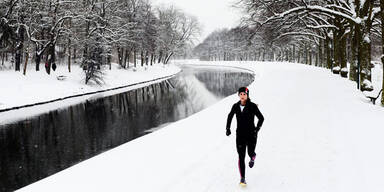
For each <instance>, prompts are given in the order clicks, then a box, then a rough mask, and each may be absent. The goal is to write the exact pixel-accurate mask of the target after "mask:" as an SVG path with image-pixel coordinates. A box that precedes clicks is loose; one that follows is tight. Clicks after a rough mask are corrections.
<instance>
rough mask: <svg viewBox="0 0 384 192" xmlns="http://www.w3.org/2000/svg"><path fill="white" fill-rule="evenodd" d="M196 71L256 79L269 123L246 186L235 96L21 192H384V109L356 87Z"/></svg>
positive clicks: (331, 80)
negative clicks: (238, 147)
mask: <svg viewBox="0 0 384 192" xmlns="http://www.w3.org/2000/svg"><path fill="white" fill-rule="evenodd" d="M191 63H194V64H213V65H226V66H240V67H244V68H247V69H250V70H253V71H254V72H255V73H256V79H255V82H254V83H252V84H251V85H250V86H249V89H250V97H251V99H252V100H253V101H254V102H255V103H257V104H258V105H259V108H260V110H261V112H262V113H263V115H264V117H265V123H264V125H263V127H262V129H261V131H260V133H259V141H258V145H257V148H256V153H257V158H256V162H255V167H254V168H253V169H249V168H248V167H247V169H246V179H247V182H248V186H247V187H246V188H240V187H239V185H238V183H239V178H240V176H239V172H238V169H237V160H238V159H237V153H236V149H235V136H234V135H233V134H232V135H231V136H230V137H226V136H225V124H226V118H227V114H228V112H229V111H230V108H231V106H232V104H233V103H235V102H236V101H238V97H237V95H236V94H234V95H232V96H229V97H227V98H225V99H223V100H222V101H220V102H218V103H217V104H215V105H213V106H212V107H209V108H207V109H205V110H203V111H201V112H200V113H197V114H195V115H192V116H190V117H188V118H186V119H184V120H181V121H178V122H176V123H173V124H171V125H169V126H167V127H165V128H163V129H161V130H159V131H156V132H154V133H152V134H149V135H146V136H143V137H141V138H138V139H136V140H133V141H131V142H129V143H127V144H124V145H122V146H120V147H117V148H115V149H113V150H110V151H107V152H105V153H103V154H101V155H98V156H96V157H94V158H91V159H89V160H86V161H84V162H82V163H80V164H77V165H75V166H73V167H71V168H69V169H66V170H64V171H62V172H59V173H57V174H55V175H53V176H51V177H48V178H46V179H43V180H41V181H39V182H37V183H34V184H32V185H29V186H27V187H25V188H23V189H21V190H20V191H38V192H41V191H148V192H150V191H178V192H179V191H193V192H195V191H218V192H222V191H231V192H232V191H262V192H269V191H270V192H276V191H283V192H289V191H292V192H298V191H302V192H308V191H311V192H317V191H319V192H320V191H327V192H329V191H332V192H333V191H334V192H340V191H348V192H352V191H356V192H360V191H370V192H376V191H377V192H379V191H380V192H381V191H384V183H383V182H382V178H384V164H383V162H384V154H383V153H381V152H380V151H381V150H382V146H384V140H383V139H382V137H383V135H384V130H383V129H382V126H379V125H380V124H382V123H383V122H382V118H383V116H384V108H383V107H381V106H379V105H376V106H375V105H372V104H370V103H369V100H367V99H366V98H365V96H364V95H363V94H362V93H361V92H359V91H358V90H356V88H355V87H356V85H355V83H353V82H351V81H349V80H347V79H343V78H341V77H340V76H338V75H333V74H332V73H331V72H330V71H328V70H326V69H322V68H316V67H312V66H307V65H301V64H285V63H284V64H283V63H257V62H249V63H248V62H242V63H240V62H217V63H215V62H210V63H207V62H197V61H194V62H191ZM234 91H235V90H234ZM235 124H236V119H235V118H234V120H233V122H232V133H234V132H235V131H234V130H235ZM248 160H249V158H248V157H247V159H246V161H248Z"/></svg>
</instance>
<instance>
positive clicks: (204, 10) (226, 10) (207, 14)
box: [152, 0, 240, 41]
mask: <svg viewBox="0 0 384 192" xmlns="http://www.w3.org/2000/svg"><path fill="white" fill-rule="evenodd" d="M152 2H153V3H154V4H155V5H160V4H165V5H175V6H176V7H178V8H180V9H182V10H184V11H185V12H186V13H188V14H191V15H194V16H196V17H197V18H198V20H199V22H200V23H201V24H202V27H203V31H202V34H201V38H200V39H199V40H200V41H203V40H204V38H205V37H207V36H208V35H209V34H210V33H211V32H213V31H215V30H216V29H221V28H230V27H234V26H236V25H237V24H238V23H239V22H240V14H239V10H236V9H235V8H233V7H231V5H232V4H233V2H236V0H152Z"/></svg>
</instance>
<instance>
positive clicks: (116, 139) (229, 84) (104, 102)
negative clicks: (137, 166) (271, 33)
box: [0, 67, 254, 191]
mask: <svg viewBox="0 0 384 192" xmlns="http://www.w3.org/2000/svg"><path fill="white" fill-rule="evenodd" d="M253 79H254V77H253V75H252V74H249V73H245V72H241V71H235V72H234V71H230V70H223V69H209V68H196V67H183V72H182V73H180V74H179V75H177V76H176V77H174V78H172V79H169V80H166V81H163V82H161V83H157V84H153V85H150V86H147V87H144V88H140V89H137V90H132V91H129V92H125V93H121V94H117V95H113V96H109V97H105V98H100V99H95V100H89V101H86V102H84V103H81V104H77V105H74V106H70V107H68V108H65V109H60V110H55V111H50V112H48V113H46V114H43V115H39V116H37V117H32V118H28V119H25V120H23V121H19V122H15V123H11V124H7V125H0V191H13V190H16V189H18V188H21V187H23V186H26V185H28V184H31V183H33V182H36V181H38V180H40V179H43V178H45V177H47V176H49V175H52V174H54V173H57V172H59V171H61V170H63V169H66V168H68V167H70V166H72V165H74V164H76V163H79V162H81V161H83V160H86V159H88V158H91V157H93V156H95V155H97V154H100V153H102V152H104V151H107V150H109V149H112V148H114V147H116V146H119V145H121V144H124V143H126V142H129V141H131V140H133V139H135V138H138V137H140V136H143V135H145V134H148V133H150V132H152V131H154V130H156V129H158V128H159V127H162V126H165V125H167V124H168V123H171V122H175V121H178V120H180V119H182V118H185V117H188V116H190V115H192V114H194V113H196V112H199V111H201V110H202V109H204V108H206V107H208V106H209V105H212V104H214V103H215V102H217V101H219V100H220V99H221V98H223V97H226V96H228V95H231V94H233V93H235V92H236V90H237V89H238V87H240V86H247V85H249V84H250V83H251V82H252V81H253Z"/></svg>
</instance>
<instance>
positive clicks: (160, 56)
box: [157, 51, 163, 63]
mask: <svg viewBox="0 0 384 192" xmlns="http://www.w3.org/2000/svg"><path fill="white" fill-rule="evenodd" d="M162 57H163V52H162V51H160V55H159V60H158V62H157V63H160V62H161V58H162Z"/></svg>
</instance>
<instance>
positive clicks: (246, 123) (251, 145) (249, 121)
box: [226, 87, 264, 186]
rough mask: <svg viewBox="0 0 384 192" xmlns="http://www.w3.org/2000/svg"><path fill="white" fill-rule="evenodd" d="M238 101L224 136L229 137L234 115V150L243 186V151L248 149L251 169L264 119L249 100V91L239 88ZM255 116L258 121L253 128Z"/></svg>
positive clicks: (231, 113) (244, 182)
mask: <svg viewBox="0 0 384 192" xmlns="http://www.w3.org/2000/svg"><path fill="white" fill-rule="evenodd" d="M238 95H239V98H240V101H238V102H236V103H235V104H234V105H233V106H232V109H231V112H230V113H229V114H228V119H227V127H226V129H227V132H226V135H227V136H229V135H231V122H232V118H233V115H234V114H236V120H237V129H236V149H237V153H238V154H239V171H240V177H241V179H240V185H242V186H245V185H246V184H247V183H246V181H245V151H246V148H248V155H249V157H250V158H251V160H250V161H249V167H250V168H252V167H253V165H254V163H255V158H256V153H255V148H256V142H257V133H258V132H259V130H260V128H261V126H262V125H263V122H264V117H263V115H262V114H261V112H260V110H259V108H258V107H257V105H256V104H255V103H252V102H251V99H250V98H249V90H248V88H246V87H241V88H240V89H239V92H238ZM255 116H256V117H257V118H258V119H259V121H258V122H257V126H256V127H255V123H254V120H255Z"/></svg>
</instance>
